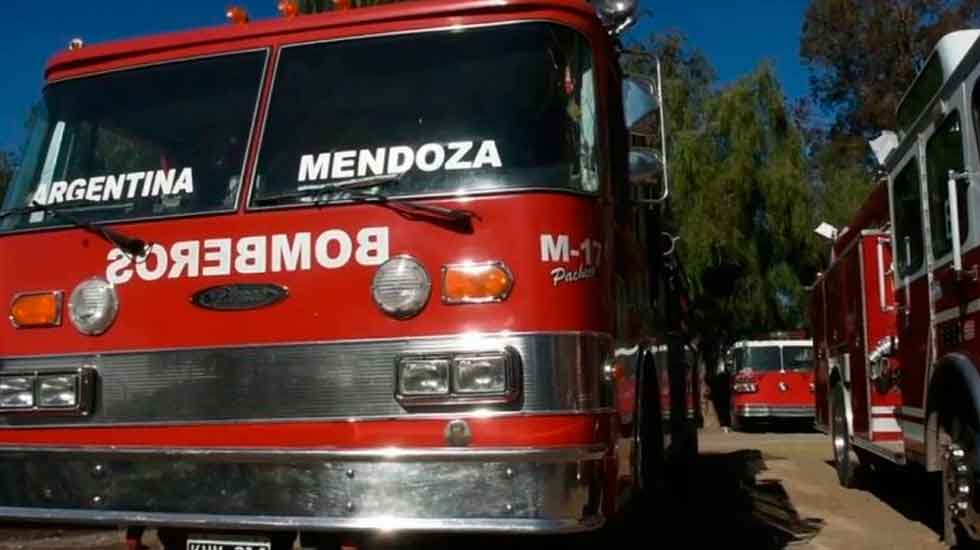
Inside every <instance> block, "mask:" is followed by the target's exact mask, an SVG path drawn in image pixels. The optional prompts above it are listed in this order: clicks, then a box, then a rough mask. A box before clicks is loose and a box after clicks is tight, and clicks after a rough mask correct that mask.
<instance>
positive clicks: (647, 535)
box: [0, 428, 944, 550]
mask: <svg viewBox="0 0 980 550" xmlns="http://www.w3.org/2000/svg"><path fill="white" fill-rule="evenodd" d="M830 453H831V450H830V443H829V441H828V439H827V437H826V436H824V435H822V434H816V433H791V432H788V431H785V430H780V431H779V432H777V433H772V432H765V433H749V434H745V433H734V432H732V433H726V432H724V431H722V430H721V429H718V428H714V429H710V430H705V431H704V432H702V434H701V456H700V457H699V459H698V461H697V463H696V464H695V465H694V468H693V470H692V471H693V474H694V475H693V476H692V480H691V482H690V483H689V484H688V489H687V490H685V491H683V492H682V494H677V495H673V496H671V497H670V498H660V499H653V500H651V501H650V502H647V503H639V504H638V505H636V506H633V507H631V508H630V510H629V511H628V512H627V513H626V514H624V516H623V517H622V518H619V519H617V520H615V521H612V522H610V524H609V525H607V527H606V528H605V529H604V530H603V531H601V532H599V533H594V534H588V535H577V536H569V537H558V538H555V537H549V538H530V539H519V540H513V539H502V538H501V537H477V538H472V537H471V538H465V537H463V538H452V539H441V540H425V541H424V542H419V541H415V542H414V543H412V544H408V545H407V546H415V547H424V548H425V549H426V550H432V549H433V547H436V548H439V549H442V548H446V549H448V548H450V547H452V548H459V547H466V546H486V547H487V548H494V549H499V548H500V547H508V550H518V549H525V548H526V549H528V550H531V549H534V550H540V549H541V548H542V547H545V548H555V549H558V548H561V549H562V550H567V549H569V548H576V547H578V548H590V549H591V548H596V547H599V548H611V547H613V546H614V545H615V546H618V545H621V544H630V546H633V547H635V546H636V545H637V544H639V545H640V546H643V547H649V548H708V547H716V548H721V547H726V546H727V547H730V548H733V549H742V548H751V549H757V550H769V549H774V550H775V549H781V548H794V549H795V548H800V549H814V550H817V549H820V550H824V549H827V550H850V549H869V550H876V549H881V550H886V549H887V550H902V549H910V550H911V549H915V550H923V549H925V550H927V549H933V548H936V549H939V548H944V546H943V545H942V542H941V541H940V537H939V523H940V516H939V515H938V513H939V503H938V495H939V493H938V485H937V484H936V481H935V480H934V479H932V478H931V477H929V476H926V475H924V474H917V473H915V472H907V471H903V472H891V471H888V470H887V469H885V470H879V471H875V472H873V473H871V474H870V475H868V476H866V477H865V479H864V482H863V487H862V488H860V489H843V488H841V487H840V486H839V485H838V484H837V479H836V476H835V474H834V469H833V467H832V465H831V464H830V458H831V454H830ZM122 539H123V535H122V532H121V531H105V530H101V531H94V530H71V529H52V528H47V527H39V526H30V527H25V526H11V525H7V526H4V525H0V550H14V549H21V550H69V549H71V550H80V549H91V550H122V549H124V548H125V545H124V544H123V543H122ZM145 542H146V543H147V544H148V545H149V547H150V548H151V549H154V550H156V549H158V548H159V546H158V545H157V543H156V538H155V536H154V535H153V533H152V532H149V533H148V534H147V536H146V540H145ZM474 550H475V549H474Z"/></svg>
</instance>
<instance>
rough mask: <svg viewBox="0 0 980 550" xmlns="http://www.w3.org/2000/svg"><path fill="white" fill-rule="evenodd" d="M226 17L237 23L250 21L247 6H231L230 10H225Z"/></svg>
mask: <svg viewBox="0 0 980 550" xmlns="http://www.w3.org/2000/svg"><path fill="white" fill-rule="evenodd" d="M225 17H227V18H228V21H229V22H231V23H233V24H235V25H242V24H245V23H248V12H247V11H245V8H243V7H241V6H231V7H229V8H228V10H227V11H226V12H225Z"/></svg>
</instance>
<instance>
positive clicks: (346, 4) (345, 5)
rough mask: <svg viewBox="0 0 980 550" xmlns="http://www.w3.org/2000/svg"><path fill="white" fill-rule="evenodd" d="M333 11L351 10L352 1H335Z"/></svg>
mask: <svg viewBox="0 0 980 550" xmlns="http://www.w3.org/2000/svg"><path fill="white" fill-rule="evenodd" d="M333 9H335V10H347V9H350V0H333Z"/></svg>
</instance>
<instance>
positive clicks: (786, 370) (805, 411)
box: [731, 338, 814, 429]
mask: <svg viewBox="0 0 980 550" xmlns="http://www.w3.org/2000/svg"><path fill="white" fill-rule="evenodd" d="M812 354H813V343H812V341H811V340H805V339H777V338H766V339H756V340H742V341H740V342H736V343H735V345H734V346H733V347H732V362H733V363H734V376H733V377H732V383H731V392H732V405H731V410H732V426H733V427H735V428H736V429H738V428H743V427H745V426H746V425H747V424H749V423H752V422H758V421H780V420H799V419H808V418H812V417H813V415H814V396H813V391H814V385H813V355H812Z"/></svg>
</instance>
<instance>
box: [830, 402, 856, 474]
mask: <svg viewBox="0 0 980 550" xmlns="http://www.w3.org/2000/svg"><path fill="white" fill-rule="evenodd" d="M845 399H846V397H845V396H844V389H843V388H842V387H841V386H837V387H836V388H835V389H834V397H833V400H832V401H831V409H830V411H831V413H830V415H831V416H830V441H831V443H833V446H834V467H835V469H836V470H837V480H838V481H839V482H840V484H841V486H843V487H848V488H853V487H855V486H856V485H857V472H858V467H859V465H860V463H859V462H858V457H857V454H856V453H855V452H854V449H853V448H852V446H851V431H850V429H849V428H848V424H847V404H846V402H845V401H844V400H845Z"/></svg>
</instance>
